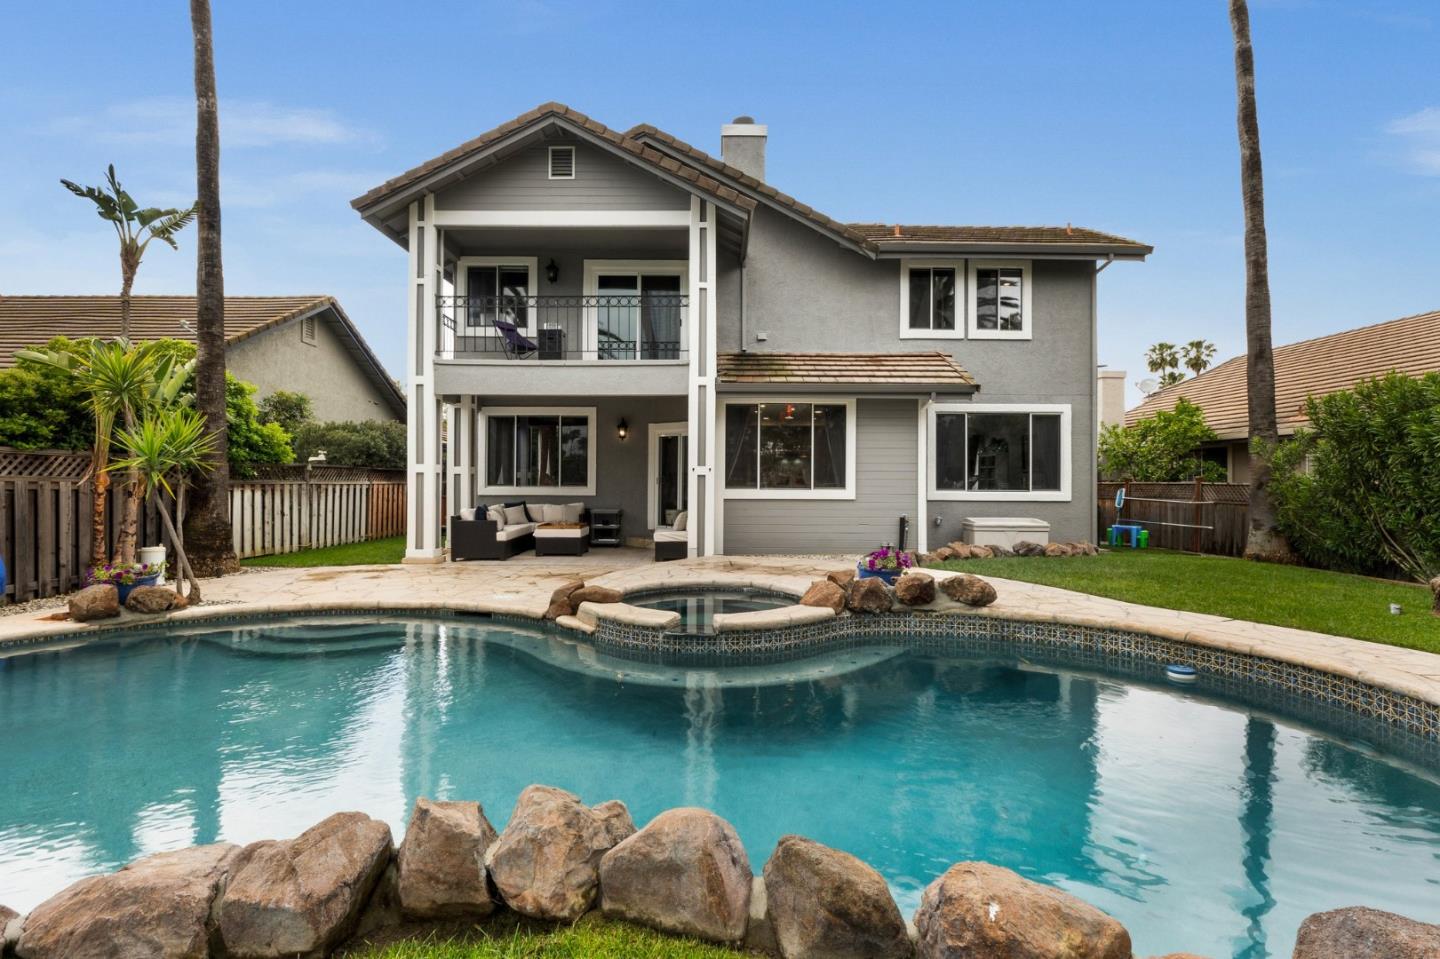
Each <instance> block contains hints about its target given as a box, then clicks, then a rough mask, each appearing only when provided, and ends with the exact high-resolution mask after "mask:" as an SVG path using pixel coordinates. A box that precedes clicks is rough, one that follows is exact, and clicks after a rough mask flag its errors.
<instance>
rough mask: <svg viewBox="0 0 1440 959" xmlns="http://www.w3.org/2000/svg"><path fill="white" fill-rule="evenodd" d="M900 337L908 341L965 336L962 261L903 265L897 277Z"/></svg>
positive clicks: (914, 262)
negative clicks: (898, 281)
mask: <svg viewBox="0 0 1440 959" xmlns="http://www.w3.org/2000/svg"><path fill="white" fill-rule="evenodd" d="M900 281H901V282H900V335H901V336H902V337H908V338H927V337H960V336H964V335H965V322H964V311H963V306H964V299H963V297H962V296H961V295H960V290H961V289H963V288H964V285H965V264H964V261H961V260H956V261H953V262H931V261H926V260H915V261H908V260H907V261H905V262H904V263H902V265H901V277H900Z"/></svg>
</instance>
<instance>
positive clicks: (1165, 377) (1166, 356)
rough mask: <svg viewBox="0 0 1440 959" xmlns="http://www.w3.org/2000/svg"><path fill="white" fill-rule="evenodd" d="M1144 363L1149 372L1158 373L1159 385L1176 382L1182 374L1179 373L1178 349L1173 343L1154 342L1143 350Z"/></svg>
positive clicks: (1181, 377)
mask: <svg viewBox="0 0 1440 959" xmlns="http://www.w3.org/2000/svg"><path fill="white" fill-rule="evenodd" d="M1145 365H1146V366H1147V367H1148V368H1149V369H1150V372H1151V373H1159V374H1160V385H1161V386H1170V385H1171V384H1172V383H1178V382H1180V381H1181V380H1182V379H1184V376H1183V375H1181V373H1180V351H1179V350H1177V349H1176V348H1175V344H1174V343H1156V344H1155V345H1154V346H1152V347H1150V349H1148V350H1146V351H1145Z"/></svg>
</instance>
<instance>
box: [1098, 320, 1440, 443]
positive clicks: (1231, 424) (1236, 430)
mask: <svg viewBox="0 0 1440 959" xmlns="http://www.w3.org/2000/svg"><path fill="white" fill-rule="evenodd" d="M1391 370H1395V371H1397V372H1400V373H1405V374H1408V375H1411V376H1419V375H1421V374H1424V373H1430V372H1437V371H1440V310H1437V311H1435V312H1433V313H1417V314H1416V315H1414V316H1404V317H1401V318H1400V319H1398V320H1390V321H1388V322H1385V323H1376V324H1374V325H1373V326H1362V327H1361V328H1359V329H1357V330H1346V331H1344V332H1343V333H1334V334H1331V335H1330V336H1321V337H1316V338H1315V339H1311V340H1301V341H1300V342H1299V343H1289V344H1286V345H1285V346H1277V347H1276V348H1275V414H1276V420H1277V422H1278V424H1279V427H1280V432H1281V433H1282V434H1288V433H1293V432H1295V430H1296V429H1297V428H1299V427H1302V426H1305V425H1306V424H1307V423H1308V422H1309V420H1308V419H1307V418H1306V416H1305V399H1306V397H1309V396H1324V395H1326V394H1329V393H1335V392H1338V391H1340V390H1345V389H1349V388H1350V387H1352V386H1354V385H1355V384H1357V383H1359V382H1360V381H1361V380H1365V379H1369V378H1372V377H1377V376H1384V375H1385V374H1386V373H1389V372H1390V371H1391ZM1248 395H1249V394H1248V390H1247V388H1246V385H1245V357H1243V356H1237V357H1234V358H1233V359H1229V360H1226V361H1225V362H1224V363H1221V364H1220V365H1219V366H1216V367H1212V368H1211V369H1208V370H1206V371H1205V372H1204V373H1201V374H1200V375H1199V376H1194V377H1191V378H1190V379H1188V380H1182V381H1180V382H1179V383H1176V384H1175V385H1173V386H1167V387H1166V388H1165V389H1163V390H1158V391H1156V392H1154V393H1152V394H1150V396H1148V397H1146V399H1145V402H1143V403H1141V404H1140V405H1139V406H1137V407H1135V408H1134V409H1132V410H1130V411H1128V412H1127V413H1126V414H1125V424H1126V425H1127V426H1132V425H1134V424H1135V423H1136V422H1138V421H1139V420H1142V419H1144V418H1146V417H1148V416H1153V415H1154V414H1155V413H1156V412H1157V411H1159V410H1170V409H1174V408H1175V401H1176V400H1177V399H1179V398H1180V397H1182V396H1183V397H1184V398H1185V399H1187V400H1189V401H1190V402H1192V403H1194V404H1196V405H1197V406H1199V407H1201V408H1202V409H1203V410H1204V411H1205V421H1206V422H1207V423H1209V424H1210V428H1211V429H1213V430H1214V431H1215V432H1216V433H1218V434H1219V436H1220V438H1221V439H1227V440H1229V439H1244V438H1245V437H1247V436H1249V435H1250V425H1249V414H1248V410H1247V402H1248V400H1247V397H1248Z"/></svg>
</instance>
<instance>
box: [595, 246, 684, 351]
mask: <svg viewBox="0 0 1440 959" xmlns="http://www.w3.org/2000/svg"><path fill="white" fill-rule="evenodd" d="M582 273H583V279H582V283H583V285H582V286H581V292H582V293H583V294H584V295H585V296H599V295H600V289H599V287H600V274H602V273H618V274H626V273H634V274H635V275H636V276H639V275H640V274H642V273H649V274H651V275H660V276H678V277H680V295H681V296H683V297H687V298H688V297H689V296H690V262H689V261H688V260H586V261H585V265H584V269H583V271H582ZM599 319H600V318H599V316H598V314H597V313H596V311H595V309H594V308H593V307H588V308H586V310H585V349H586V351H587V355H589V356H598V355H599V352H600V325H599ZM689 322H690V309H689V307H688V306H687V307H686V308H685V311H684V313H683V314H682V315H681V317H680V330H681V347H680V352H681V353H684V352H685V351H686V350H687V348H688V346H689V343H688V339H689V336H688V333H686V330H687V329H688V324H689ZM606 362H612V363H613V362H617V361H615V360H607V361H606ZM618 362H622V363H623V362H635V363H688V362H689V360H688V359H683V358H682V359H674V360H640V359H636V360H633V361H626V360H620V361H618Z"/></svg>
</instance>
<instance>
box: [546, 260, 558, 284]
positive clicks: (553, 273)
mask: <svg viewBox="0 0 1440 959" xmlns="http://www.w3.org/2000/svg"><path fill="white" fill-rule="evenodd" d="M545 279H547V280H549V281H550V282H551V283H554V282H555V281H556V280H558V279H560V267H558V266H556V265H555V260H554V258H553V257H552V258H551V260H550V262H549V263H546V264H545Z"/></svg>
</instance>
